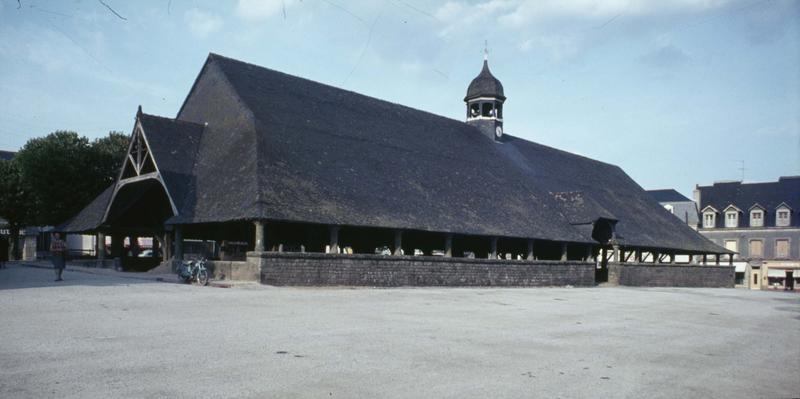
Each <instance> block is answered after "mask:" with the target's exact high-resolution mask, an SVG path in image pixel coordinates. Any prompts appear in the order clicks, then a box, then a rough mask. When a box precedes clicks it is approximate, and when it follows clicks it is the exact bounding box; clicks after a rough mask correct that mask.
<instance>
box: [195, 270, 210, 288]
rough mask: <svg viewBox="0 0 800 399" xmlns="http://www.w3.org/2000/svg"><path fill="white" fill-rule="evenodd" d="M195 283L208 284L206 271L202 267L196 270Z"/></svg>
mask: <svg viewBox="0 0 800 399" xmlns="http://www.w3.org/2000/svg"><path fill="white" fill-rule="evenodd" d="M197 284H200V285H208V271H207V270H205V269H203V270H200V271H198V272H197Z"/></svg>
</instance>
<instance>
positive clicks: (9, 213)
mask: <svg viewBox="0 0 800 399" xmlns="http://www.w3.org/2000/svg"><path fill="white" fill-rule="evenodd" d="M28 208H29V207H28V204H27V200H26V192H25V190H24V189H23V186H22V174H21V172H20V169H19V166H18V165H17V163H16V162H14V161H13V160H11V161H0V217H2V218H3V219H5V220H6V221H8V223H9V224H10V225H12V226H14V225H17V226H19V225H21V224H22V223H24V222H25V220H26V218H27V216H28V211H29V209H28Z"/></svg>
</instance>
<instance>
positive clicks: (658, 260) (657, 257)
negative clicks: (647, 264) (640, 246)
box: [653, 251, 661, 263]
mask: <svg viewBox="0 0 800 399" xmlns="http://www.w3.org/2000/svg"><path fill="white" fill-rule="evenodd" d="M653 263H661V254H660V253H658V252H656V251H653Z"/></svg>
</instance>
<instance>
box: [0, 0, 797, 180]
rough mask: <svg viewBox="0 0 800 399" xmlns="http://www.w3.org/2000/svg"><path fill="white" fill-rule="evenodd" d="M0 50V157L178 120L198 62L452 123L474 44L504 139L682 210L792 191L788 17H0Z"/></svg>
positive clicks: (168, 12)
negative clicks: (70, 133)
mask: <svg viewBox="0 0 800 399" xmlns="http://www.w3.org/2000/svg"><path fill="white" fill-rule="evenodd" d="M103 3H105V5H108V6H109V7H106V6H105V5H104V4H103ZM114 12H116V13H117V14H118V15H115V14H114ZM0 37H1V38H2V40H0V106H1V107H2V112H0V149H8V150H15V149H18V148H19V147H21V146H22V145H23V144H24V143H25V141H26V140H27V139H28V138H30V137H36V136H42V135H45V134H47V133H49V132H51V131H53V130H56V129H69V130H75V131H78V132H79V133H81V134H84V135H86V136H89V137H99V136H102V135H105V134H106V133H107V132H108V131H109V130H122V131H124V132H126V133H129V132H130V131H131V128H132V125H133V120H134V116H135V111H136V107H137V106H138V105H139V104H141V105H142V107H143V109H144V111H145V112H147V113H152V114H157V115H163V116H169V117H174V116H175V114H176V113H177V111H178V108H179V107H180V104H181V102H182V101H183V98H184V96H185V95H186V94H187V92H188V90H189V88H190V87H191V85H192V82H193V81H194V78H195V77H196V75H197V73H198V72H199V70H200V67H201V66H202V63H203V61H204V60H205V57H206V56H207V54H208V53H209V52H215V53H219V54H222V55H225V56H229V57H233V58H237V59H241V60H244V61H248V62H252V63H255V64H258V65H262V66H265V67H268V68H272V69H276V70H280V71H283V72H286V73H290V74H293V75H298V76H301V77H305V78H309V79H313V80H316V81H320V82H323V83H327V84H331V85H334V86H338V87H342V88H345V89H349V90H353V91H357V92H360V93H364V94H367V95H370V96H374V97H378V98H381V99H385V100H389V101H392V102H396V103H400V104H404V105H408V106H412V107H415V108H419V109H422V110H426V111H430V112H433V113H436V114H440V115H444V116H448V117H451V118H454V119H462V118H463V115H464V104H463V102H462V99H463V96H464V94H465V91H466V87H467V85H468V84H469V81H470V80H471V79H472V78H473V77H474V76H475V75H477V73H478V72H479V71H480V66H481V62H482V59H483V55H482V53H483V48H484V41H485V40H486V41H488V43H489V62H490V66H491V69H492V71H493V73H494V74H495V76H497V77H498V78H499V79H500V80H501V81H502V82H503V85H504V86H505V92H506V96H507V97H508V100H507V102H506V108H505V112H504V117H505V130H506V132H508V133H510V134H513V135H516V136H520V137H523V138H526V139H529V140H533V141H536V142H539V143H542V144H546V145H550V146H554V147H557V148H560V149H564V150H567V151H571V152H574V153H578V154H581V155H585V156H589V157H592V158H596V159H599V160H602V161H605V162H610V163H613V164H617V165H619V166H621V167H622V168H623V169H624V170H625V171H626V172H627V173H628V174H629V175H630V176H631V177H633V178H634V179H635V180H636V181H637V182H638V183H639V184H640V185H642V186H643V187H644V188H648V189H650V188H668V187H674V188H677V189H678V190H679V191H681V192H683V193H684V194H687V195H691V190H692V188H693V187H694V185H695V184H696V183H700V184H710V183H712V182H713V181H716V180H726V179H740V178H741V176H742V171H741V170H740V167H741V161H744V166H745V170H744V176H745V180H746V181H767V180H775V179H777V178H778V176H782V175H796V174H800V1H795V0H774V1H764V0H761V1H744V0H742V1H734V0H730V1H728V0H672V1H670V0H663V1H657V0H652V1H644V0H607V1H599V0H540V1H517V0H483V1H422V0H370V1H345V0H303V1H297V0H283V1H281V0H277V1H252V0H241V1H231V2H227V1H181V0H173V1H170V0H162V1H136V2H133V1H121V0H104V1H103V2H101V1H92V0H82V1H69V0H64V1H26V0H21V1H20V2H17V1H10V0H2V2H0Z"/></svg>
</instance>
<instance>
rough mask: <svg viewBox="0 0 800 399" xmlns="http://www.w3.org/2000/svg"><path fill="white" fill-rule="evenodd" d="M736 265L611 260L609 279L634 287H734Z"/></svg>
mask: <svg viewBox="0 0 800 399" xmlns="http://www.w3.org/2000/svg"><path fill="white" fill-rule="evenodd" d="M734 277H735V276H734V267H733V266H699V265H674V264H673V265H663V264H659V265H654V264H652V263H609V265H608V282H609V283H610V284H615V285H627V286H634V287H714V288H720V287H722V288H733V284H734Z"/></svg>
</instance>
